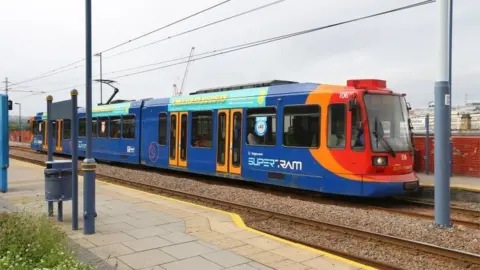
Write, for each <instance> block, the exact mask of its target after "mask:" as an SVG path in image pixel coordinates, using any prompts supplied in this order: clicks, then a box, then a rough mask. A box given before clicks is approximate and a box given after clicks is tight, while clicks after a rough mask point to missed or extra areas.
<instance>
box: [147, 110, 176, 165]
mask: <svg viewBox="0 0 480 270" xmlns="http://www.w3.org/2000/svg"><path fill="white" fill-rule="evenodd" d="M166 111H167V106H166V105H165V106H157V107H149V108H144V109H143V110H142V137H141V141H142V145H141V147H142V148H141V153H140V155H141V157H140V159H141V162H142V163H143V164H146V165H149V166H154V167H160V168H166V167H168V145H169V142H170V136H169V130H168V128H169V127H170V121H169V120H170V117H169V115H168V114H167V132H166V134H167V142H166V145H159V144H158V137H159V130H158V129H159V115H160V113H166Z"/></svg>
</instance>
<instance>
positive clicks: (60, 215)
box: [57, 201, 63, 222]
mask: <svg viewBox="0 0 480 270" xmlns="http://www.w3.org/2000/svg"><path fill="white" fill-rule="evenodd" d="M57 206H58V209H57V211H58V215H57V221H58V222H62V221H63V202H62V201H58V204H57Z"/></svg>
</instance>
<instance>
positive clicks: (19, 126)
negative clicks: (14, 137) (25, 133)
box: [15, 102, 23, 142]
mask: <svg viewBox="0 0 480 270" xmlns="http://www.w3.org/2000/svg"><path fill="white" fill-rule="evenodd" d="M15 105H18V128H20V137H19V142H22V130H23V128H22V104H20V103H18V102H15Z"/></svg>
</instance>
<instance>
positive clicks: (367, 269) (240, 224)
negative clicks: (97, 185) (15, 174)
mask: <svg viewBox="0 0 480 270" xmlns="http://www.w3.org/2000/svg"><path fill="white" fill-rule="evenodd" d="M16 161H18V162H21V163H27V164H30V165H34V166H36V167H42V166H40V165H37V164H32V163H28V162H24V161H19V160H16ZM97 181H99V182H102V183H103V184H106V185H111V186H115V187H117V188H123V189H129V190H133V191H136V192H139V193H144V194H147V195H153V196H158V197H160V198H163V199H166V200H170V201H175V202H178V203H183V204H187V205H191V206H195V207H199V208H203V209H207V210H210V211H215V212H219V213H223V214H226V215H229V216H230V217H231V218H232V221H233V222H234V223H235V225H236V226H237V227H239V228H241V229H244V230H247V231H250V232H253V233H255V234H259V235H262V236H265V237H268V238H270V239H274V240H277V241H279V242H283V243H285V244H288V245H290V246H293V247H296V248H300V249H303V250H307V251H311V252H314V253H317V254H320V255H322V256H325V257H328V258H331V259H333V260H337V261H341V262H344V263H347V264H350V265H352V266H355V267H358V268H362V269H365V270H376V268H373V267H370V266H367V265H364V264H361V263H358V262H355V261H352V260H349V259H345V258H343V257H340V256H337V255H334V254H331V253H328V252H325V251H322V250H319V249H315V248H311V247H308V246H305V245H302V244H299V243H295V242H292V241H288V240H285V239H282V238H279V237H276V236H273V235H270V234H267V233H264V232H261V231H258V230H255V229H253V228H250V227H248V226H247V225H245V222H243V219H242V218H241V217H240V216H239V215H238V214H235V213H231V212H227V211H224V210H219V209H215V208H211V207H207V206H203V205H198V204H195V203H191V202H185V201H182V200H178V199H174V198H170V197H166V196H163V195H158V194H153V193H150V192H146V191H143V190H138V189H134V188H131V187H125V186H121V185H116V184H112V183H109V182H106V181H103V180H97Z"/></svg>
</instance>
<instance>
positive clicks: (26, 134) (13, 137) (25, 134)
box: [9, 130, 32, 143]
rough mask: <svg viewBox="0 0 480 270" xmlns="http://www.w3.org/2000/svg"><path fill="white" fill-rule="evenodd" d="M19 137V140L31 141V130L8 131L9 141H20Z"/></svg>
mask: <svg viewBox="0 0 480 270" xmlns="http://www.w3.org/2000/svg"><path fill="white" fill-rule="evenodd" d="M20 137H21V139H22V140H21V142H25V143H27V142H31V141H32V132H31V131H28V130H23V131H21V132H20V131H9V138H10V141H11V142H20Z"/></svg>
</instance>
